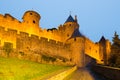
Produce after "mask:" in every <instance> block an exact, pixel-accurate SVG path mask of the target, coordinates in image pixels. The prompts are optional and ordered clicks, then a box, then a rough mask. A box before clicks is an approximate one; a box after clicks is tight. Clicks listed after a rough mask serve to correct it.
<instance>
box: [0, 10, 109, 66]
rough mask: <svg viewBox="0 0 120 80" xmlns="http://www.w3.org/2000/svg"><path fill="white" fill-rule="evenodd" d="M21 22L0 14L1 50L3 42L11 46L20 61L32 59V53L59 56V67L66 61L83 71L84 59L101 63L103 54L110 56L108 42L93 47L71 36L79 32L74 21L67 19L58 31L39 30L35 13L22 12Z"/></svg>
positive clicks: (85, 38)
mask: <svg viewBox="0 0 120 80" xmlns="http://www.w3.org/2000/svg"><path fill="white" fill-rule="evenodd" d="M22 19H23V21H22V22H21V21H19V20H17V19H16V18H14V17H12V16H11V15H10V14H5V15H2V14H0V46H4V45H5V44H6V42H8V43H11V44H12V45H13V48H14V49H15V51H16V53H17V52H18V54H19V53H20V52H22V53H24V54H25V55H24V56H23V55H21V54H20V55H21V56H23V58H25V57H26V56H31V55H32V57H35V56H34V55H35V54H36V53H37V54H38V55H39V56H42V55H49V56H52V57H55V58H56V57H58V56H59V57H61V59H63V63H67V62H66V61H70V62H68V63H72V64H73V65H77V66H78V67H83V66H85V65H86V64H87V63H88V62H85V63H84V55H88V56H90V57H92V58H94V59H96V60H97V62H101V63H103V60H104V57H103V56H104V55H103V53H104V52H105V53H104V54H107V55H110V50H111V49H110V48H111V44H110V42H109V40H105V42H104V43H105V45H103V42H97V43H94V42H93V41H91V40H90V39H89V38H87V37H85V36H81V35H80V34H79V32H78V33H77V34H76V33H74V32H75V30H76V29H78V30H79V24H78V23H77V22H76V21H75V20H74V19H73V20H72V21H71V20H69V19H68V20H67V21H66V22H65V23H64V24H63V25H60V26H59V27H58V29H56V28H51V29H42V28H41V27H40V26H39V20H40V19H41V16H40V15H39V14H38V13H37V12H35V11H27V12H25V13H24V15H23V18H22ZM73 35H74V36H73ZM28 58H31V57H27V59H28ZM107 58H108V57H107ZM39 61H41V59H40V60H39ZM89 62H90V61H89Z"/></svg>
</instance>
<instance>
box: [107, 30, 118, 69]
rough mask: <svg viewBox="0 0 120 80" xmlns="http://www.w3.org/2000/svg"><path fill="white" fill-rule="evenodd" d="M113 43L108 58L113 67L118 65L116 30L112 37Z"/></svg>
mask: <svg viewBox="0 0 120 80" xmlns="http://www.w3.org/2000/svg"><path fill="white" fill-rule="evenodd" d="M112 41H113V44H112V46H111V56H110V59H109V64H110V65H112V66H115V67H119V66H120V39H119V35H118V34H117V32H115V34H114V37H113V40H112Z"/></svg>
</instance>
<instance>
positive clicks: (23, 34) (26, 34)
mask: <svg viewBox="0 0 120 80" xmlns="http://www.w3.org/2000/svg"><path fill="white" fill-rule="evenodd" d="M19 35H20V36H21V37H24V38H26V37H29V34H28V33H26V32H20V34H19Z"/></svg>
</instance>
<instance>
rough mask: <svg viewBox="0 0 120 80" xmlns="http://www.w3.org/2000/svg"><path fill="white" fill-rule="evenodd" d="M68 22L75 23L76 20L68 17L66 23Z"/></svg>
mask: <svg viewBox="0 0 120 80" xmlns="http://www.w3.org/2000/svg"><path fill="white" fill-rule="evenodd" d="M66 22H75V20H74V19H73V17H72V16H71V15H70V16H69V17H68V19H67V20H66V21H65V23H66Z"/></svg>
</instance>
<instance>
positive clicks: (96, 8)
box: [0, 0, 120, 42]
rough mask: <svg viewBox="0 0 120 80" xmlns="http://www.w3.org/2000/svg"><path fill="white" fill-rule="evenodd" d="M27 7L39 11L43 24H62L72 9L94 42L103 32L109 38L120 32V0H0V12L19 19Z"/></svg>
mask: <svg viewBox="0 0 120 80" xmlns="http://www.w3.org/2000/svg"><path fill="white" fill-rule="evenodd" d="M27 10H34V11H36V12H38V13H39V14H40V15H41V20H40V26H41V27H42V28H52V27H58V26H59V25H60V24H64V22H65V21H66V19H67V18H68V16H69V14H70V12H71V15H72V16H73V17H74V16H75V15H77V17H78V22H79V24H80V31H81V32H82V33H83V34H84V35H86V36H87V37H88V38H90V39H91V40H92V41H94V42H96V41H99V39H100V38H101V36H102V35H104V36H105V38H107V39H109V40H110V41H112V37H113V35H114V32H115V31H117V33H118V34H119V35H120V0H47V1H46V0H1V1H0V14H5V13H10V14H11V15H12V16H14V17H15V18H17V19H19V20H20V21H21V20H22V19H21V18H22V16H23V14H24V12H25V11H27ZM28 28H29V27H28Z"/></svg>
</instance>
